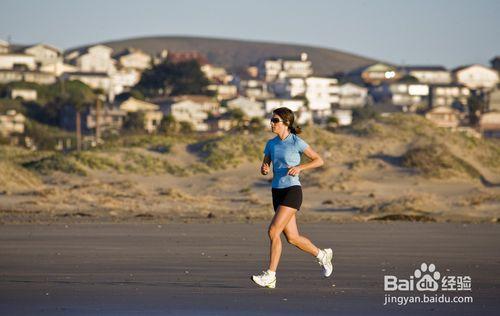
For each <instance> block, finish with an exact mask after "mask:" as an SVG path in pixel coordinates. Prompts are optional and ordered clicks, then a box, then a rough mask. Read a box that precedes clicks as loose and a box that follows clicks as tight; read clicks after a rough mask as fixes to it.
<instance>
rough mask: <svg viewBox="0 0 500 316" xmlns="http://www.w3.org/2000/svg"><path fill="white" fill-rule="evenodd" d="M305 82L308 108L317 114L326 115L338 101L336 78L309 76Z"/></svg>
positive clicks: (338, 90)
mask: <svg viewBox="0 0 500 316" xmlns="http://www.w3.org/2000/svg"><path fill="white" fill-rule="evenodd" d="M305 82H306V94H305V96H306V99H307V101H308V105H309V109H310V110H311V111H313V113H315V114H316V115H318V116H327V115H329V114H330V113H331V111H330V110H331V109H332V107H333V106H334V105H337V104H339V102H340V96H339V94H340V88H339V85H338V80H337V79H335V78H326V77H309V78H306V79H305Z"/></svg>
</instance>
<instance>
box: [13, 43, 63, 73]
mask: <svg viewBox="0 0 500 316" xmlns="http://www.w3.org/2000/svg"><path fill="white" fill-rule="evenodd" d="M20 50H21V51H22V52H23V53H24V54H27V55H31V56H33V57H34V58H35V63H36V65H37V68H38V69H40V68H41V67H43V66H50V65H52V66H53V65H55V64H58V63H62V53H61V51H60V50H59V49H58V48H56V47H54V46H51V45H47V44H36V45H31V46H26V47H23V48H21V49H20Z"/></svg>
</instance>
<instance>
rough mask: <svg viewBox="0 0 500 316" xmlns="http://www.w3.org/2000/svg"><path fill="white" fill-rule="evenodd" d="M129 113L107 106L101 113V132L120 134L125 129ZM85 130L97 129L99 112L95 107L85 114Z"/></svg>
mask: <svg viewBox="0 0 500 316" xmlns="http://www.w3.org/2000/svg"><path fill="white" fill-rule="evenodd" d="M126 116H127V112H126V111H123V110H121V109H120V108H118V107H111V106H105V107H104V108H103V109H102V110H101V111H100V113H99V128H100V130H101V132H113V133H118V131H120V130H121V128H122V127H123V122H124V120H125V117H126ZM83 121H84V128H85V129H87V130H94V131H95V129H96V127H97V111H96V109H95V108H94V107H91V108H88V109H87V110H86V111H85V113H84V114H83Z"/></svg>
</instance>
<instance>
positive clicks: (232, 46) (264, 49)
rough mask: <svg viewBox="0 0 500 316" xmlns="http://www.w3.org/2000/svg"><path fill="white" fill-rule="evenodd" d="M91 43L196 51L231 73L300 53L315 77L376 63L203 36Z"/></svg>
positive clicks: (337, 54)
mask: <svg viewBox="0 0 500 316" xmlns="http://www.w3.org/2000/svg"><path fill="white" fill-rule="evenodd" d="M95 44H104V45H107V46H109V47H111V48H113V49H114V50H115V51H120V50H122V49H124V48H127V47H135V48H139V49H142V50H143V51H145V52H148V53H150V54H154V53H158V52H160V51H161V50H163V49H168V50H170V51H190V50H197V51H200V52H202V53H203V54H205V56H207V58H208V60H209V61H210V62H211V63H213V64H215V65H221V66H224V67H227V68H229V69H232V70H234V69H237V68H239V67H241V66H245V65H249V64H251V63H254V62H256V61H257V60H258V59H260V58H263V57H272V56H294V57H298V56H299V55H300V53H301V52H306V53H307V54H308V55H309V59H310V60H311V61H312V63H313V67H314V72H315V74H317V75H331V74H333V73H335V72H338V71H346V70H349V69H353V68H357V67H361V66H365V65H367V64H370V63H373V62H376V60H374V59H370V58H366V57H362V56H357V55H354V54H350V53H347V52H342V51H338V50H335V49H328V48H320V47H312V46H305V45H294V44H278V43H270V42H259V41H244V40H232V39H219V38H204V37H188V36H160V37H140V38H131V39H123V40H117V41H110V42H102V43H95ZM87 46H88V45H85V46H81V47H75V48H71V49H69V50H68V51H72V50H76V49H81V48H84V47H87Z"/></svg>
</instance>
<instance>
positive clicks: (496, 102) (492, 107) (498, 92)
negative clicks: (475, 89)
mask: <svg viewBox="0 0 500 316" xmlns="http://www.w3.org/2000/svg"><path fill="white" fill-rule="evenodd" d="M488 110H489V111H497V112H500V88H497V89H495V90H493V91H491V92H490V95H489V97H488Z"/></svg>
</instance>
